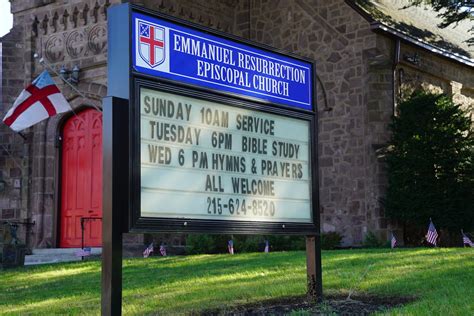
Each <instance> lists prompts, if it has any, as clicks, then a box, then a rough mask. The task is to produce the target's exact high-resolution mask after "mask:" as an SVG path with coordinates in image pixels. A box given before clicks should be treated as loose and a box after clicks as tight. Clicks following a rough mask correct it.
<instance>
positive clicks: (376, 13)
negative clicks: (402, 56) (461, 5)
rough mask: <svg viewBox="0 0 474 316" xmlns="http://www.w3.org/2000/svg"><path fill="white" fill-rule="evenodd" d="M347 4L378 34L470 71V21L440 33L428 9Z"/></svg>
mask: <svg viewBox="0 0 474 316" xmlns="http://www.w3.org/2000/svg"><path fill="white" fill-rule="evenodd" d="M346 2H348V3H349V4H350V5H351V6H352V7H354V8H355V9H356V10H357V11H358V12H359V13H361V14H362V16H364V17H365V18H366V19H367V20H368V21H369V22H370V23H371V27H372V29H374V30H380V31H383V32H386V33H389V34H392V35H394V36H397V37H400V38H402V39H404V40H406V41H408V42H411V43H413V44H415V45H419V46H422V47H424V48H426V49H428V50H430V51H432V52H434V53H437V54H440V55H443V56H445V57H448V58H452V59H454V60H456V61H458V62H462V63H464V64H467V65H469V66H473V67H474V46H469V45H468V44H467V42H466V41H467V40H468V39H469V38H470V37H471V36H474V35H473V34H472V33H470V32H469V29H470V28H471V27H473V24H474V22H473V21H474V20H468V19H466V20H463V21H461V22H459V23H458V24H457V25H456V24H454V23H453V24H451V25H449V26H448V27H446V28H444V29H442V28H440V27H438V24H440V23H441V22H442V21H443V19H442V18H441V17H438V14H439V13H438V12H436V11H434V10H433V9H432V8H431V7H430V6H429V5H419V6H411V5H410V3H411V1H408V0H349V1H346Z"/></svg>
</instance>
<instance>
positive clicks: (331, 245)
mask: <svg viewBox="0 0 474 316" xmlns="http://www.w3.org/2000/svg"><path fill="white" fill-rule="evenodd" d="M341 240H342V235H341V234H339V233H338V232H329V233H322V234H321V248H322V249H324V250H331V249H336V248H337V247H339V246H340V245H341Z"/></svg>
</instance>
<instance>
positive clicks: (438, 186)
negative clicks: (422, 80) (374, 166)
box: [383, 92, 474, 240]
mask: <svg viewBox="0 0 474 316" xmlns="http://www.w3.org/2000/svg"><path fill="white" fill-rule="evenodd" d="M468 114H469V113H468V112H466V111H465V110H463V109H462V108H461V106H460V105H456V104H454V103H453V101H452V100H451V99H450V98H449V97H448V96H445V95H440V94H430V93H424V92H417V93H415V94H413V95H412V96H411V98H410V99H408V100H407V101H405V102H401V103H400V105H399V106H398V109H397V116H396V117H394V119H393V123H392V126H391V128H392V132H393V133H392V138H391V141H390V143H389V146H388V147H387V149H388V150H387V164H388V180H389V181H388V182H389V184H388V188H387V195H386V199H385V200H384V201H383V203H384V205H385V208H386V214H387V216H388V217H390V218H392V219H396V220H399V221H400V222H401V223H402V224H403V225H404V227H418V228H419V229H420V230H426V228H427V227H428V223H429V219H430V217H431V218H432V219H433V222H434V223H435V225H436V228H438V229H446V230H448V231H450V232H453V233H459V231H460V229H462V228H464V229H465V230H469V229H471V230H472V229H474V190H473V189H472V188H473V187H474V130H473V124H472V121H471V118H470V117H469V115H468ZM405 237H406V240H407V239H410V240H417V239H420V236H419V235H418V234H417V235H416V236H409V235H405Z"/></svg>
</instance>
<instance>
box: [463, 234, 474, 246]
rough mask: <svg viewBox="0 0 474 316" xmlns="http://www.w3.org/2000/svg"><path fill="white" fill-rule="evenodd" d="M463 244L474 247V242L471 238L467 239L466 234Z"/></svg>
mask: <svg viewBox="0 0 474 316" xmlns="http://www.w3.org/2000/svg"><path fill="white" fill-rule="evenodd" d="M462 243H463V244H464V245H469V246H471V247H474V242H472V240H470V239H469V237H467V236H466V234H464V232H462Z"/></svg>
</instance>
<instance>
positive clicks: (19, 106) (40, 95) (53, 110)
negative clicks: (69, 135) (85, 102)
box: [3, 70, 72, 132]
mask: <svg viewBox="0 0 474 316" xmlns="http://www.w3.org/2000/svg"><path fill="white" fill-rule="evenodd" d="M71 110H72V109H71V106H70V105H69V103H68V102H67V100H66V98H65V97H64V96H63V95H62V93H61V91H59V88H58V87H57V86H56V84H54V81H53V79H52V78H51V76H50V75H49V73H48V72H47V71H46V70H45V71H43V72H42V73H41V74H40V75H39V76H38V78H36V79H35V80H34V81H33V82H32V83H31V85H29V86H28V87H27V88H26V89H24V90H23V91H22V92H21V93H20V95H19V96H18V98H17V99H16V100H15V103H13V106H12V107H11V108H10V110H8V112H7V115H6V116H5V118H4V119H3V122H4V123H5V124H7V125H8V126H10V128H11V129H12V130H14V131H15V132H19V131H21V130H23V129H25V128H28V127H30V126H32V125H35V124H36V123H39V122H41V121H42V120H45V119H47V118H48V117H51V116H54V115H56V114H58V113H63V112H67V111H71Z"/></svg>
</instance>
